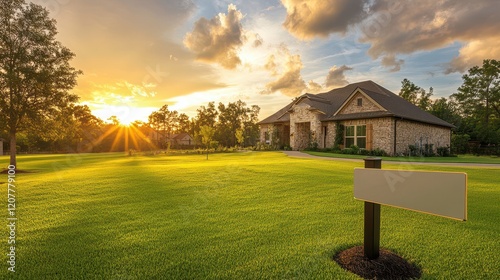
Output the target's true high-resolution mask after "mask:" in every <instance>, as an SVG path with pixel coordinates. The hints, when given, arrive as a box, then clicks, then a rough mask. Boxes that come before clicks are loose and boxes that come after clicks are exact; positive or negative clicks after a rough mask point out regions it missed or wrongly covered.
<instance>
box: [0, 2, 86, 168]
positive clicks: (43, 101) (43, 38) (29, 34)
mask: <svg viewBox="0 0 500 280" xmlns="http://www.w3.org/2000/svg"><path fill="white" fill-rule="evenodd" d="M56 34H57V28H56V22H55V20H53V19H51V18H50V17H49V11H48V10H47V9H45V8H43V7H42V6H40V5H36V4H33V3H30V4H29V5H28V4H27V3H26V1H24V0H12V1H7V0H3V1H1V4H0V126H1V127H0V128H1V129H4V130H6V131H7V132H8V134H9V140H10V143H11V150H10V155H11V157H10V164H11V165H16V135H17V133H18V132H22V131H26V130H27V129H28V128H31V127H36V126H37V125H39V124H42V123H46V122H49V121H51V120H53V119H55V118H57V117H58V115H59V114H60V113H61V111H64V109H65V108H67V107H68V106H69V105H70V104H72V103H74V102H76V101H78V97H77V96H76V95H74V94H70V93H69V91H70V90H71V89H72V88H73V87H74V86H75V85H76V79H77V76H78V75H79V74H81V72H80V71H78V70H76V69H74V68H73V67H71V65H70V64H69V62H70V60H71V59H73V57H74V56H75V55H74V54H73V53H72V52H71V51H70V50H69V49H68V48H66V47H64V46H63V45H62V44H61V43H60V42H58V41H57V40H56Z"/></svg>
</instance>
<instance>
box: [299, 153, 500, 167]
mask: <svg viewBox="0 0 500 280" xmlns="http://www.w3.org/2000/svg"><path fill="white" fill-rule="evenodd" d="M304 153H307V154H310V155H314V156H321V157H333V158H351V159H363V158H366V157H367V156H361V155H347V154H334V153H328V152H313V151H304ZM380 158H382V159H383V161H399V162H401V161H402V162H407V161H408V162H438V163H485V164H500V157H495V156H474V155H458V156H456V157H380Z"/></svg>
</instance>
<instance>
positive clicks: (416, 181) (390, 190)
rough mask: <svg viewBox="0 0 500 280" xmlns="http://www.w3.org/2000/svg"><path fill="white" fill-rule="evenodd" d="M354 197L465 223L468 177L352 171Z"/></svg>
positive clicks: (455, 174)
mask: <svg viewBox="0 0 500 280" xmlns="http://www.w3.org/2000/svg"><path fill="white" fill-rule="evenodd" d="M354 198H356V199H358V200H363V201H368V202H373V203H378V204H384V205H389V206H395V207H400V208H405V209H409V210H414V211H419V212H424V213H428V214H433V215H438V216H443V217H447V218H452V219H458V220H463V221H465V220H467V174H466V173H455V172H453V173H452V172H425V171H403V170H387V169H364V168H355V169H354Z"/></svg>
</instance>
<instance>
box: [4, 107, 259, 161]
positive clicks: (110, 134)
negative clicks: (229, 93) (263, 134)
mask: <svg viewBox="0 0 500 280" xmlns="http://www.w3.org/2000/svg"><path fill="white" fill-rule="evenodd" d="M259 111H260V108H259V106H256V105H252V106H247V105H246V103H245V102H243V101H241V100H238V101H236V102H229V103H228V104H223V103H219V104H218V106H217V107H215V102H210V103H208V105H207V106H200V108H199V109H197V114H196V116H195V117H193V118H189V117H188V116H187V115H186V114H184V113H178V112H177V111H175V110H174V111H171V110H169V108H168V105H164V106H162V107H161V108H160V109H159V110H157V111H154V112H152V113H151V114H150V115H149V117H148V121H147V122H142V121H135V122H134V123H132V124H130V125H129V126H124V125H122V124H120V122H119V120H118V118H117V117H116V116H112V117H110V118H109V119H108V122H105V121H103V120H101V119H100V118H98V117H96V116H94V115H93V114H92V112H91V110H90V108H89V107H88V106H87V105H77V104H74V103H71V104H68V106H67V107H65V108H62V110H61V112H60V113H58V114H56V115H55V118H53V119H51V120H50V122H42V123H40V124H39V125H35V126H31V127H29V128H26V129H24V130H23V131H20V132H18V133H17V135H16V136H17V137H16V140H17V141H16V145H17V152H25V153H38V152H59V153H67V152H117V151H128V150H140V151H151V150H158V149H166V148H179V146H175V143H174V142H173V141H172V137H173V136H174V135H177V134H180V133H187V134H189V135H190V136H191V137H193V139H194V141H193V142H192V144H191V145H189V147H185V146H183V148H194V147H201V146H203V141H202V140H203V139H202V136H203V133H202V128H203V126H208V127H210V128H212V129H213V135H212V136H211V137H210V142H211V143H210V144H211V145H212V146H219V145H220V146H224V147H234V146H241V147H245V146H253V145H255V143H256V142H257V141H258V138H259V128H258V125H257V121H258V114H259ZM7 136H8V135H7V133H6V131H2V133H1V134H0V137H1V138H3V137H7Z"/></svg>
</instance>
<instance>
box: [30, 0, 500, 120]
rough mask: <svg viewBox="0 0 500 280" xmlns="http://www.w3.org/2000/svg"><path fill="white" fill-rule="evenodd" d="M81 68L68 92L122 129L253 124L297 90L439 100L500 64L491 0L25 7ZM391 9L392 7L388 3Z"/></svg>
mask: <svg viewBox="0 0 500 280" xmlns="http://www.w3.org/2000/svg"><path fill="white" fill-rule="evenodd" d="M32 2H34V3H37V4H41V5H43V6H45V7H47V9H48V10H49V11H50V12H51V16H52V17H54V18H55V19H56V20H57V22H58V30H59V35H58V39H59V40H60V41H61V42H62V43H63V44H64V45H66V46H67V47H69V48H70V49H71V50H72V51H73V52H75V53H76V58H75V59H74V60H73V62H72V64H73V65H74V66H75V67H76V68H78V69H80V70H82V71H83V72H84V75H82V76H81V77H80V78H79V81H78V86H77V88H75V92H76V93H77V94H79V95H80V96H81V102H82V103H83V104H87V105H89V106H90V108H91V109H92V110H93V112H94V114H96V115H97V116H99V117H101V118H103V119H106V118H108V117H109V116H111V115H116V116H118V118H119V119H121V120H122V121H124V122H128V121H132V120H135V119H139V120H146V119H147V116H148V115H149V114H150V112H151V111H153V110H157V109H159V108H160V107H161V106H162V105H164V104H168V105H169V106H170V107H171V109H175V110H178V111H179V112H184V113H187V114H188V115H190V116H194V115H195V114H196V109H197V108H198V107H199V106H200V105H206V104H207V103H208V102H210V101H215V102H216V103H218V102H223V103H227V102H233V101H236V100H238V99H241V100H243V101H245V102H246V103H247V104H248V105H253V104H255V105H259V106H260V107H261V118H264V117H266V116H267V115H269V114H271V113H273V112H274V111H276V110H278V109H280V108H281V107H283V106H284V105H286V104H287V103H288V102H290V100H291V99H292V98H293V97H295V96H298V95H301V94H303V93H306V92H309V93H317V92H324V91H328V90H330V89H332V88H335V87H339V86H343V85H346V84H347V83H352V82H358V81H363V80H373V81H375V82H377V83H379V84H381V85H382V86H384V87H386V88H388V89H390V90H392V91H393V92H395V93H397V92H398V91H399V89H400V86H401V81H402V80H403V79H404V78H408V79H410V80H411V81H412V82H414V83H415V84H417V85H418V86H421V87H423V88H426V89H428V88H429V87H431V86H432V87H433V88H434V94H435V96H437V97H440V96H445V97H447V96H449V95H450V94H452V93H454V92H455V91H456V89H457V88H458V87H459V86H460V84H461V81H462V80H461V76H462V75H463V73H464V71H466V70H467V69H468V68H470V67H471V66H473V65H480V64H481V63H482V60H483V59H486V58H492V59H500V44H499V42H500V33H499V32H498V30H500V17H499V16H498V11H500V1H498V0H475V1H469V0H420V1H409V0H407V1H390V0H307V1H305V0H303V1H302V0H281V1H279V0H271V1H268V0H266V1H263V0H256V1H243V0H232V1H225V0H213V1H209V0H166V1H165V0H149V1H138V0H135V1H134V0H106V1H102V0H86V1H81V0H33V1H32ZM394 2H397V3H394Z"/></svg>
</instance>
